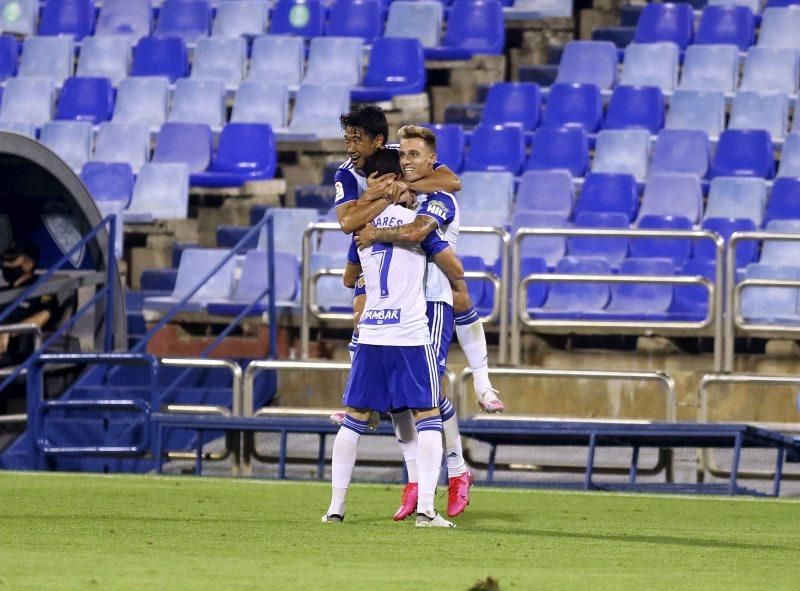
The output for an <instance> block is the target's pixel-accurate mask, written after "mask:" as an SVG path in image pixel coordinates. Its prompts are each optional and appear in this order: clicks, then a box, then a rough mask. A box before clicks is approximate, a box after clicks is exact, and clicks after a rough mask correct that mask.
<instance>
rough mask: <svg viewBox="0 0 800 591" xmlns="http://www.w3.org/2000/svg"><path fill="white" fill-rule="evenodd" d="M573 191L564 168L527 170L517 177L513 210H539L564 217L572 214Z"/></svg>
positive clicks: (570, 178)
mask: <svg viewBox="0 0 800 591" xmlns="http://www.w3.org/2000/svg"><path fill="white" fill-rule="evenodd" d="M574 202H575V191H574V190H573V188H572V177H571V176H570V174H569V173H568V172H567V171H565V170H528V171H526V172H525V173H523V175H522V176H521V177H520V179H519V186H518V187H517V199H516V204H515V206H514V211H515V212H521V211H539V212H547V213H555V214H558V215H562V216H564V217H567V218H568V217H570V215H571V214H572V205H573V203H574Z"/></svg>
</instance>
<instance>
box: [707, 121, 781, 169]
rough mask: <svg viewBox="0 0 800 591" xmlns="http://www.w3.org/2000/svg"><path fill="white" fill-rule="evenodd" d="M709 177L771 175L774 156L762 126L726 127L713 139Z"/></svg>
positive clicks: (768, 138) (770, 143)
mask: <svg viewBox="0 0 800 591" xmlns="http://www.w3.org/2000/svg"><path fill="white" fill-rule="evenodd" d="M711 176H757V177H761V178H772V177H773V176H775V156H774V155H773V149H772V140H771V139H770V135H769V132H768V131H766V130H763V129H728V130H726V131H723V132H722V133H721V134H720V136H719V142H717V152H716V154H715V155H714V160H713V161H712V163H711Z"/></svg>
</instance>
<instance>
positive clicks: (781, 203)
mask: <svg viewBox="0 0 800 591" xmlns="http://www.w3.org/2000/svg"><path fill="white" fill-rule="evenodd" d="M772 220H800V179H799V178H779V179H775V182H774V183H773V184H772V193H771V194H770V197H769V201H768V202H767V210H766V212H764V221H765V222H766V223H769V222H771V221H772Z"/></svg>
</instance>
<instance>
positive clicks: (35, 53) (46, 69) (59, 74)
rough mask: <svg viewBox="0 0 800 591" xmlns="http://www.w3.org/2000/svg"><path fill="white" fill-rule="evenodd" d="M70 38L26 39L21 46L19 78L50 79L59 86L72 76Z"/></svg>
mask: <svg viewBox="0 0 800 591" xmlns="http://www.w3.org/2000/svg"><path fill="white" fill-rule="evenodd" d="M72 60H73V53H72V38H70V37H28V38H27V39H25V42H24V43H23V44H22V57H21V58H20V61H19V74H18V76H19V77H20V78H50V79H51V80H53V81H54V82H55V83H56V84H61V83H62V82H63V81H64V80H65V79H66V78H68V77H70V76H72Z"/></svg>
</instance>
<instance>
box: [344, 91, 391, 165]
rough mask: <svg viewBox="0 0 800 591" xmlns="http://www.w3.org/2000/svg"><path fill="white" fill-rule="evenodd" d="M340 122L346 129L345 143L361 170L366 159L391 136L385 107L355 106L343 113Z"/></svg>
mask: <svg viewBox="0 0 800 591" xmlns="http://www.w3.org/2000/svg"><path fill="white" fill-rule="evenodd" d="M339 122H340V123H341V125H342V130H343V131H344V143H345V149H346V150H347V154H348V155H349V156H350V159H351V160H352V162H353V166H355V167H356V168H357V169H359V170H361V169H363V167H364V160H366V159H367V158H368V157H370V156H372V154H373V152H375V150H378V149H380V148H382V147H383V145H384V144H385V143H386V138H387V137H388V136H389V124H388V123H387V122H386V114H385V113H384V112H383V109H381V108H380V107H376V106H373V105H360V106H356V107H353V109H352V110H351V111H350V112H349V113H343V114H342V115H341V117H339Z"/></svg>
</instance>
